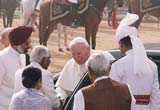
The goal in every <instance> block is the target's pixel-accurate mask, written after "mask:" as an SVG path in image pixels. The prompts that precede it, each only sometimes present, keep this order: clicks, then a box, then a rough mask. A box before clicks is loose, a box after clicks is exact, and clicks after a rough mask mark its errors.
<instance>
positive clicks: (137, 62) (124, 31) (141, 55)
mask: <svg viewBox="0 0 160 110" xmlns="http://www.w3.org/2000/svg"><path fill="white" fill-rule="evenodd" d="M138 19H139V16H138V15H136V14H130V13H127V15H126V17H125V18H124V19H123V20H122V21H121V22H120V24H119V26H118V28H117V31H116V40H117V42H119V41H120V40H121V39H122V38H124V37H127V36H129V37H130V38H131V43H132V48H133V54H134V56H133V58H134V73H135V74H137V75H141V74H144V73H150V71H151V68H150V66H149V65H148V58H147V55H146V51H145V48H144V46H143V43H142V42H141V40H140V39H139V37H138V30H137V29H136V28H135V27H132V26H130V25H131V24H133V23H135V22H136V21H137V20H138Z"/></svg>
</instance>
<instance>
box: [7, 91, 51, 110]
mask: <svg viewBox="0 0 160 110" xmlns="http://www.w3.org/2000/svg"><path fill="white" fill-rule="evenodd" d="M9 110H52V107H51V101H50V100H49V99H48V97H46V96H45V95H43V94H42V93H41V92H40V91H38V90H36V89H23V90H21V91H20V92H18V93H16V94H14V95H13V97H12V100H11V105H10V107H9Z"/></svg>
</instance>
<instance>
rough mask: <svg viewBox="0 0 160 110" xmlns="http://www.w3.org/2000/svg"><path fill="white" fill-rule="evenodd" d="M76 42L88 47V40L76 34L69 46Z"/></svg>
mask: <svg viewBox="0 0 160 110" xmlns="http://www.w3.org/2000/svg"><path fill="white" fill-rule="evenodd" d="M77 44H83V45H84V46H86V47H89V44H88V42H87V41H86V40H85V39H84V38H82V37H80V36H78V37H76V38H74V39H73V40H72V41H71V42H70V43H69V48H72V47H73V46H75V45H77Z"/></svg>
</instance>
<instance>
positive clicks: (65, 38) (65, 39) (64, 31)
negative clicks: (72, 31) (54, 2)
mask: <svg viewBox="0 0 160 110" xmlns="http://www.w3.org/2000/svg"><path fill="white" fill-rule="evenodd" d="M63 33H64V45H65V46H66V49H67V48H68V43H67V26H64V25H63Z"/></svg>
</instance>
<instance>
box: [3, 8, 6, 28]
mask: <svg viewBox="0 0 160 110" xmlns="http://www.w3.org/2000/svg"><path fill="white" fill-rule="evenodd" d="M3 27H7V26H6V10H3Z"/></svg>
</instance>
